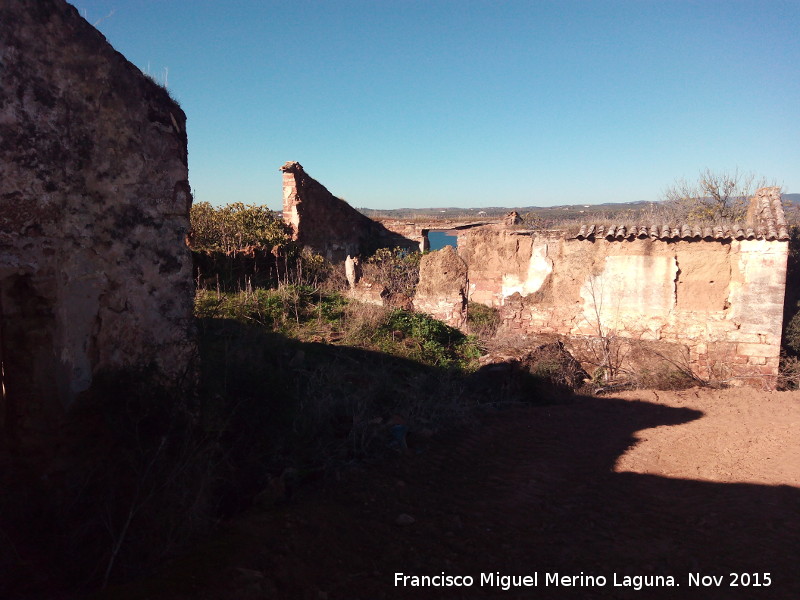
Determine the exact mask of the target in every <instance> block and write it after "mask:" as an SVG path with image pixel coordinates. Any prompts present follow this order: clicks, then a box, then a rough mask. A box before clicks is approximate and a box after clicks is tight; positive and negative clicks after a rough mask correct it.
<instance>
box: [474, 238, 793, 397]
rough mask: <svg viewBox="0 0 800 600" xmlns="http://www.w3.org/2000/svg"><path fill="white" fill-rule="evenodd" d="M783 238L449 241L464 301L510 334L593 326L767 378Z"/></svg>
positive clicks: (776, 343) (587, 332) (775, 339)
mask: <svg viewBox="0 0 800 600" xmlns="http://www.w3.org/2000/svg"><path fill="white" fill-rule="evenodd" d="M787 253H788V242H787V241H784V240H767V239H727V240H722V241H717V240H694V241H688V240H659V239H651V238H646V239H631V240H624V241H616V240H614V241H611V240H607V239H605V238H601V239H596V240H587V239H583V240H579V239H568V238H566V237H564V236H556V235H537V234H534V233H524V234H520V233H518V232H509V231H506V232H503V231H482V232H475V233H472V234H470V235H466V236H464V237H463V238H461V239H460V240H459V254H460V255H461V257H462V258H463V259H464V260H465V262H466V263H467V265H468V266H469V282H470V286H469V294H470V300H473V301H476V302H480V303H483V304H487V305H493V306H496V307H498V308H499V310H500V311H501V316H502V319H503V326H504V328H505V329H506V330H507V331H509V332H514V333H517V334H520V335H535V334H547V333H551V334H560V335H565V336H572V337H592V336H598V335H599V334H602V335H605V336H620V337H624V338H627V339H631V340H643V341H648V342H652V341H662V342H671V343H673V344H679V345H683V346H685V347H687V348H688V350H689V360H690V363H691V366H692V368H693V369H694V370H695V372H697V373H698V374H699V375H700V376H702V377H706V376H708V375H709V374H710V373H711V372H712V371H715V374H716V375H719V374H720V369H725V370H726V372H725V373H723V375H725V376H727V377H730V378H732V379H734V380H735V379H739V380H741V379H748V378H752V379H754V380H757V381H759V382H767V383H768V384H771V383H774V377H775V376H777V374H778V362H779V354H780V343H781V328H782V311H783V299H784V290H785V281H786V260H787Z"/></svg>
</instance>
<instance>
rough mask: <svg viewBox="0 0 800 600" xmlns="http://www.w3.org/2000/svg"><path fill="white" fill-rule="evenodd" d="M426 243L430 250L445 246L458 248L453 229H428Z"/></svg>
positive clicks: (456, 237)
mask: <svg viewBox="0 0 800 600" xmlns="http://www.w3.org/2000/svg"><path fill="white" fill-rule="evenodd" d="M428 245H429V248H430V250H431V251H434V250H441V249H442V248H444V247H445V246H452V247H453V248H455V249H456V250H457V249H458V236H457V234H456V232H455V231H453V230H433V231H428Z"/></svg>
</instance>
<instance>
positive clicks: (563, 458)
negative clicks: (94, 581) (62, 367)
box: [104, 389, 800, 600]
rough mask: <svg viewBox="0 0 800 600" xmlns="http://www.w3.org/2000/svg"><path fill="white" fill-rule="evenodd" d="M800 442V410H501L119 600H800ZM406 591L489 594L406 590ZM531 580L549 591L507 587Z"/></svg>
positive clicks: (634, 398) (219, 543) (691, 399)
mask: <svg viewBox="0 0 800 600" xmlns="http://www.w3.org/2000/svg"><path fill="white" fill-rule="evenodd" d="M798 434H800V392H780V393H777V392H776V393H768V392H761V391H755V390H751V389H732V390H724V391H716V390H707V389H692V390H687V391H679V392H662V391H658V392H654V391H636V392H624V393H621V394H618V395H615V396H611V397H577V398H574V399H571V400H569V401H567V402H565V403H561V404H559V405H553V406H540V407H518V408H512V409H506V410H500V409H491V410H487V411H485V412H484V413H483V414H482V415H481V417H480V419H479V422H478V423H475V424H473V425H471V426H470V427H467V428H462V429H460V430H458V431H452V432H449V433H447V434H442V435H437V436H434V437H433V438H431V439H424V440H415V439H414V436H413V435H412V436H411V437H410V438H409V452H408V453H407V454H404V455H400V456H397V457H396V458H393V459H390V460H388V461H383V462H381V463H379V464H375V465H368V466H363V465H362V466H357V467H351V468H349V469H348V470H346V471H344V472H342V473H341V474H340V476H339V477H338V478H331V479H330V480H324V481H319V482H316V483H313V484H309V485H306V486H303V487H302V488H300V489H299V490H298V491H297V492H296V493H294V494H293V495H292V496H291V498H289V499H288V500H286V501H284V502H282V503H280V504H278V505H276V506H273V507H271V508H268V509H266V510H263V509H261V510H254V511H253V512H252V513H251V514H249V515H246V516H244V517H242V518H239V519H237V520H235V521H233V522H231V523H228V524H226V526H225V527H224V532H223V533H222V534H220V535H217V536H215V537H214V538H213V539H212V540H209V541H208V542H206V543H205V544H203V545H202V547H200V548H199V549H197V548H196V549H195V550H194V551H193V552H192V553H191V554H190V555H188V556H185V557H182V558H180V559H177V560H175V561H172V562H170V563H168V564H165V565H164V567H163V569H162V570H161V572H160V574H159V575H158V576H156V577H151V578H148V579H147V580H146V581H142V582H137V583H133V584H129V585H127V586H124V587H120V588H116V589H114V590H109V591H108V593H107V594H106V595H105V596H104V597H107V598H115V599H123V598H130V599H137V600H140V599H144V598H150V599H166V598H170V599H173V598H175V599H177V598H186V599H189V598H192V599H212V598H281V599H282V598H287V599H288V598H297V599H310V600H324V599H329V600H334V599H365V600H366V599H373V598H374V599H380V598H407V599H416V598H465V599H472V598H622V599H624V598H753V599H757V598H765V599H767V598H769V599H783V598H787V599H788V598H800V568H798V565H800V443H798ZM398 573H400V574H404V575H409V576H422V575H440V576H441V575H442V574H444V575H445V576H469V577H472V578H473V581H472V585H471V586H466V585H462V586H449V587H431V586H429V587H414V586H412V585H410V584H411V583H413V582H414V580H413V579H406V586H397V585H395V581H396V578H397V575H396V574H398ZM492 574H494V578H495V579H494V583H491V582H489V581H487V580H486V577H488V576H490V575H492ZM526 575H527V576H529V577H530V579H529V580H528V583H535V584H536V585H535V586H534V585H531V586H525V587H523V586H518V587H510V588H509V589H508V590H504V589H503V585H502V584H503V582H504V581H506V580H500V579H499V577H501V576H526ZM565 576H567V579H566V580H565V579H563V578H564V577H565ZM626 576H627V579H626ZM401 577H402V576H401ZM482 577H484V579H483V580H482ZM603 578H605V579H604V580H603ZM670 578H672V579H670ZM457 581H458V582H461V583H467V582H464V581H463V580H461V579H459V580H457ZM498 583H499V585H498ZM517 583H520V582H517ZM522 583H524V582H522ZM566 583H569V584H572V585H565V584H566ZM625 583H627V584H629V585H624V584H625ZM648 583H649V584H658V585H657V586H655V585H648ZM670 583H672V584H674V586H675V587H667V585H668V584H670ZM734 583H738V584H739V585H736V586H735V585H733V584H734ZM745 584H746V585H745ZM756 584H759V585H756ZM637 588H638V589H637Z"/></svg>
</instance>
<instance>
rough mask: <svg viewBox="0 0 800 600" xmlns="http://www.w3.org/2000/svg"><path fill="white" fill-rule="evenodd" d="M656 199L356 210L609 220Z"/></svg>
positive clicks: (794, 199)
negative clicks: (591, 202)
mask: <svg viewBox="0 0 800 600" xmlns="http://www.w3.org/2000/svg"><path fill="white" fill-rule="evenodd" d="M783 198H784V201H785V202H786V203H788V204H791V206H792V207H800V194H783ZM657 204H658V203H657V202H651V201H648V200H637V201H635V202H604V203H602V204H559V205H556V206H483V207H480V208H458V207H455V206H447V207H431V208H395V209H391V210H378V209H372V208H359V209H358V210H359V211H360V212H362V213H363V214H365V215H366V216H368V217H371V218H374V219H437V218H441V219H470V218H475V219H479V218H500V217H502V216H503V215H505V214H508V213H509V212H510V211H512V210H515V211H517V212H518V213H519V214H521V215H523V216H524V215H525V214H526V213H533V214H535V215H536V216H537V217H539V218H540V219H544V220H545V221H559V222H563V221H582V220H586V221H589V220H610V219H616V218H621V217H633V216H635V215H636V214H638V213H641V212H642V211H644V210H646V209H647V208H649V207H651V206H656V205H657Z"/></svg>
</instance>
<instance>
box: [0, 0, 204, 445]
mask: <svg viewBox="0 0 800 600" xmlns="http://www.w3.org/2000/svg"><path fill="white" fill-rule="evenodd" d="M0 68H2V73H3V77H2V80H0V171H2V178H1V179H0V341H2V345H1V346H0V350H1V351H2V361H3V366H4V372H5V376H4V380H3V383H4V385H5V387H6V391H7V396H6V406H5V407H4V410H3V411H2V413H3V419H4V421H5V425H6V428H7V429H12V428H21V429H30V428H36V427H45V426H46V424H47V422H48V419H50V418H54V416H56V415H57V414H58V413H59V411H61V410H63V409H64V408H65V407H68V406H69V405H70V403H71V402H72V400H73V399H74V398H75V397H76V395H77V394H79V393H80V392H82V391H84V390H86V389H87V388H88V387H89V386H90V384H91V382H92V380H93V377H94V376H95V374H96V373H97V372H98V371H100V370H103V369H117V368H125V367H132V366H140V365H152V366H153V370H154V374H160V375H162V376H164V377H166V378H169V379H170V380H175V379H177V378H179V377H181V376H183V374H185V373H186V371H187V368H188V364H189V362H190V357H191V355H192V353H193V338H192V337H191V335H190V332H191V318H192V279H191V258H190V254H189V250H188V248H187V246H186V241H185V240H186V235H187V232H188V227H189V208H190V204H191V195H190V191H189V184H188V171H187V157H186V125H185V123H186V118H185V115H184V113H183V111H182V110H181V109H180V108H179V107H178V105H177V104H176V103H175V102H174V101H173V100H172V99H171V98H170V97H169V95H168V93H167V92H166V90H164V89H163V88H162V87H160V86H159V85H157V84H156V83H154V82H153V81H151V80H149V79H148V78H146V77H145V76H144V75H142V73H141V72H140V71H139V70H138V69H137V68H136V67H135V66H134V65H132V64H130V63H129V62H128V61H127V60H126V59H125V58H124V57H123V56H122V55H121V54H119V53H118V52H116V51H115V50H114V49H113V48H112V47H111V46H110V45H109V44H108V43H107V42H106V40H105V38H104V37H103V36H102V35H101V34H100V33H99V32H98V31H97V30H95V29H94V28H93V27H91V26H90V25H89V24H88V23H87V22H86V21H85V20H84V19H83V18H81V17H80V16H79V15H78V12H77V10H76V9H75V8H73V7H72V6H70V5H69V4H67V3H66V2H64V1H62V0H4V1H3V3H2V4H0Z"/></svg>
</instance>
